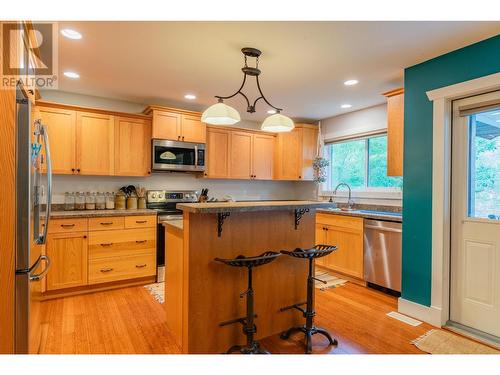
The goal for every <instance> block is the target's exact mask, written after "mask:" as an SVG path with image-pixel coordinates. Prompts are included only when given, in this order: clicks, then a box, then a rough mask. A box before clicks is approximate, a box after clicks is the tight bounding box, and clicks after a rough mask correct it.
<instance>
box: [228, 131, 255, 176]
mask: <svg viewBox="0 0 500 375" xmlns="http://www.w3.org/2000/svg"><path fill="white" fill-rule="evenodd" d="M252 149H253V135H252V134H251V133H247V132H238V131H231V147H230V150H231V152H230V153H229V176H230V177H231V178H236V179H248V178H253V172H252V153H253V152H252Z"/></svg>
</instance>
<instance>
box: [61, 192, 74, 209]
mask: <svg viewBox="0 0 500 375" xmlns="http://www.w3.org/2000/svg"><path fill="white" fill-rule="evenodd" d="M74 209H75V194H74V193H70V192H68V191H67V192H66V193H64V210H65V211H73V210H74Z"/></svg>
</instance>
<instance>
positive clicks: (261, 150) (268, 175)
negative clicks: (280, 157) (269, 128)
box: [252, 134, 275, 180]
mask: <svg viewBox="0 0 500 375" xmlns="http://www.w3.org/2000/svg"><path fill="white" fill-rule="evenodd" d="M274 138H275V137H274V136H272V135H261V134H255V135H254V136H253V150H252V151H253V153H252V154H253V175H254V178H256V179H259V180H272V179H273V172H274Z"/></svg>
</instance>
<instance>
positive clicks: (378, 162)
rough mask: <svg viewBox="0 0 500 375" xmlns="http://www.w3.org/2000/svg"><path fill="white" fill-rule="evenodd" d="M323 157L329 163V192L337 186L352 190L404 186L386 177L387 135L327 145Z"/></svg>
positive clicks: (399, 179)
mask: <svg viewBox="0 0 500 375" xmlns="http://www.w3.org/2000/svg"><path fill="white" fill-rule="evenodd" d="M325 157H326V158H328V159H329V160H330V171H329V172H330V173H329V179H328V185H329V186H328V189H329V190H331V189H333V188H335V186H337V184H338V183H340V182H345V183H347V184H349V185H350V186H351V188H365V187H398V188H401V187H402V186H403V178H402V177H390V176H387V135H382V136H375V137H370V138H363V139H354V140H349V141H343V142H336V143H330V144H328V145H326V146H325Z"/></svg>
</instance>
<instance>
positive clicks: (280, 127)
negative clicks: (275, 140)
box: [260, 113, 295, 133]
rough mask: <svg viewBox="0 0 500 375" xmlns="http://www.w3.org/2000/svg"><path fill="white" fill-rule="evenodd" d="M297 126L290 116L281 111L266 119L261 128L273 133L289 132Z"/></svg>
mask: <svg viewBox="0 0 500 375" xmlns="http://www.w3.org/2000/svg"><path fill="white" fill-rule="evenodd" d="M293 128H295V125H294V123H293V121H292V119H291V118H290V117H286V116H283V115H282V114H281V113H276V114H274V115H272V116H269V117H268V118H266V119H265V120H264V122H263V123H262V125H261V127H260V129H261V130H264V131H268V132H273V133H283V132H289V131H291V130H293Z"/></svg>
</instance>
